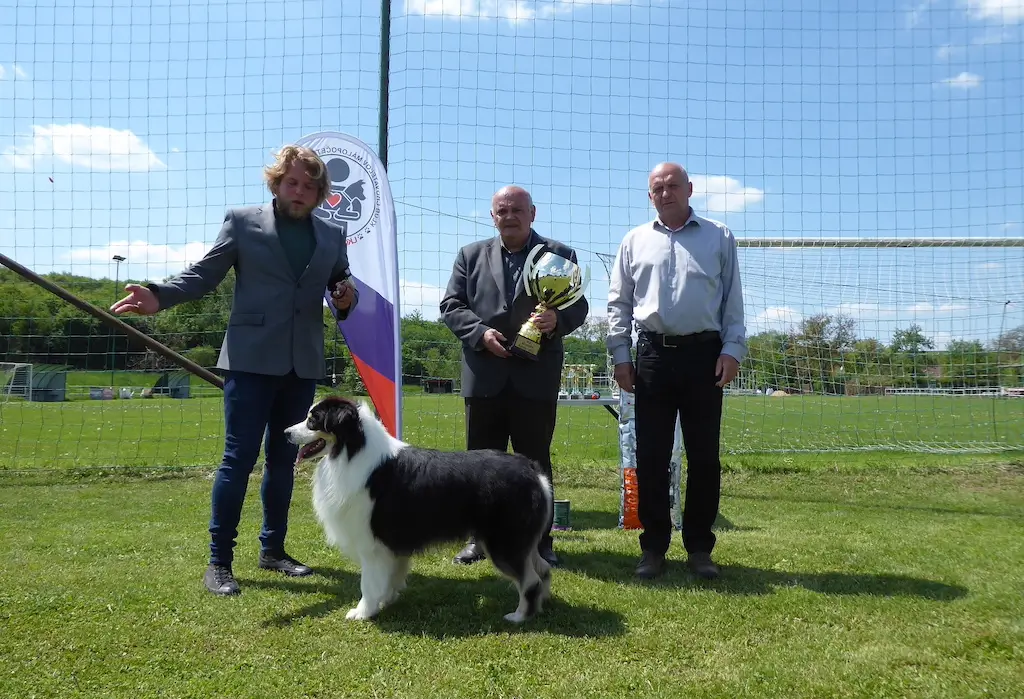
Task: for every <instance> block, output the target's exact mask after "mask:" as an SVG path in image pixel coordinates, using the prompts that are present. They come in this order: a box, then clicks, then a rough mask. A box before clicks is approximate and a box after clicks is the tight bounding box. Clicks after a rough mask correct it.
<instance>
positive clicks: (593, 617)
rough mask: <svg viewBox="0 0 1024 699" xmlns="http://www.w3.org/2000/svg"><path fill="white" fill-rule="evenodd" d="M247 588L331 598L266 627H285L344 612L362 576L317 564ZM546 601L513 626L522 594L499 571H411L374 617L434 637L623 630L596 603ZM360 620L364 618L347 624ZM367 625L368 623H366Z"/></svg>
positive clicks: (398, 629) (384, 625) (390, 627)
mask: <svg viewBox="0 0 1024 699" xmlns="http://www.w3.org/2000/svg"><path fill="white" fill-rule="evenodd" d="M240 582H241V584H243V585H244V586H246V587H252V588H258V589H259V588H262V589H276V590H286V591H290V592H297V593H304V594H313V593H319V594H321V595H327V596H328V598H327V599H322V598H321V599H320V600H319V601H317V602H315V603H313V604H309V605H306V606H304V607H300V608H298V609H293V610H290V611H288V612H285V613H281V614H277V615H274V616H273V617H271V618H269V619H267V620H266V621H265V622H264V623H263V626H265V627H278V628H283V627H287V626H290V625H292V624H294V623H296V622H297V621H300V620H302V619H307V618H311V617H326V616H332V615H336V616H338V617H340V618H341V620H342V621H345V620H344V616H345V614H346V613H347V612H348V610H349V609H351V608H352V607H354V606H355V605H356V603H357V602H358V601H359V595H360V592H359V575H358V573H355V572H348V571H344V570H338V569H334V568H318V569H317V574H316V575H314V576H310V577H307V578H274V579H270V580H265V579H252V580H245V581H242V580H240ZM552 592H553V596H552V599H549V600H548V601H547V602H545V603H544V608H543V611H542V612H541V614H540V615H539V616H537V617H535V618H534V619H531V620H529V621H527V622H525V623H524V624H512V623H510V622H507V621H505V620H504V618H503V617H504V615H505V614H507V613H509V612H511V611H513V610H515V608H516V604H517V603H518V600H519V597H518V594H517V593H516V590H515V587H514V586H513V585H512V583H511V582H509V581H508V580H506V579H505V578H503V577H499V576H498V575H497V573H495V574H494V575H493V576H492V575H485V576H484V577H481V578H472V579H458V580H453V579H451V578H444V577H434V576H426V575H421V574H419V573H416V572H413V573H410V575H409V578H408V580H407V587H406V589H405V590H404V591H403V592H402V594H401V595H400V596H399V598H398V599H397V600H396V601H395V602H393V603H392V604H391V605H390V606H388V607H386V608H385V609H384V610H383V611H382V612H381V613H380V614H379V615H378V616H377V618H376V619H374V620H373V622H371V623H373V624H375V625H376V626H377V627H378V628H379V629H381V630H383V631H387V632H389V633H404V634H411V635H415V636H424V635H425V636H430V637H433V638H453V637H466V636H480V635H488V634H492V633H501V632H527V633H528V632H541V633H550V634H555V635H562V636H579V637H590V638H597V637H605V636H618V635H622V634H624V633H625V624H624V622H623V619H622V616H621V615H620V614H618V613H617V612H614V611H609V610H605V609H599V608H597V607H589V606H581V605H578V604H576V605H568V604H565V603H564V602H561V601H560V600H559V599H558V593H557V590H553V591H552ZM345 623H360V622H345ZM362 623H365V622H362Z"/></svg>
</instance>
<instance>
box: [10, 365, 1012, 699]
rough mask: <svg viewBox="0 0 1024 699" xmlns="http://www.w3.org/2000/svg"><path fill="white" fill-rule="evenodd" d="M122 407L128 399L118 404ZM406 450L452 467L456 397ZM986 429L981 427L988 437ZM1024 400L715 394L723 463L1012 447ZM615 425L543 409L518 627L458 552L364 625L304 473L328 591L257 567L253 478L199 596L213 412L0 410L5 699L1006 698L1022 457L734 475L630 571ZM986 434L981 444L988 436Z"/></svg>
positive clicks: (312, 559)
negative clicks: (709, 575) (880, 448)
mask: <svg viewBox="0 0 1024 699" xmlns="http://www.w3.org/2000/svg"><path fill="white" fill-rule="evenodd" d="M121 385H132V384H130V383H124V384H121ZM405 406H406V407H405V409H406V414H405V421H406V435H405V436H406V438H407V439H409V441H412V442H414V443H417V444H423V445H427V446H438V447H447V448H454V449H458V448H461V447H462V444H463V413H462V406H461V402H460V401H459V399H458V398H456V397H454V396H426V395H423V394H411V395H409V396H407V399H406V404H405ZM993 410H994V411H995V418H996V419H995V422H994V423H993V421H992V415H993ZM1022 410H1024V402H1022V401H1006V400H1000V401H990V400H986V399H965V398H941V399H937V398H922V397H901V398H889V399H880V398H828V399H826V398H804V397H787V398H782V399H778V398H763V397H730V398H728V399H727V408H726V418H725V435H724V439H725V443H726V448H727V450H728V449H730V448H731V449H736V450H740V451H743V450H753V449H757V448H758V447H759V446H764V445H769V446H774V447H782V446H790V447H797V448H800V447H803V448H808V447H814V446H819V447H820V446H830V447H838V446H841V445H847V446H857V447H864V446H869V445H871V444H875V443H884V444H887V445H889V446H896V445H898V444H900V443H908V442H922V441H928V442H932V443H944V444H949V445H952V444H954V443H956V442H974V443H979V444H980V443H984V442H993V441H995V442H996V444H1000V443H1002V444H1003V445H1019V444H1020V443H1021V442H1022V435H1021V433H1020V430H1021V429H1022V424H1024V420H1022V419H1021V411H1022ZM615 425H616V423H615V421H614V419H613V418H612V416H611V415H609V414H608V412H607V411H606V410H605V409H604V408H602V407H600V406H593V405H591V406H589V407H584V406H582V405H581V406H573V407H566V408H563V409H562V410H561V413H560V418H559V426H558V431H557V433H556V436H555V447H554V457H555V458H554V460H555V482H556V488H557V493H558V496H559V497H561V498H567V499H569V500H570V501H571V503H572V524H573V530H572V531H570V532H557V533H556V535H555V536H556V546H557V549H558V551H559V553H560V554H561V555H562V556H563V557H564V561H565V565H564V567H562V568H561V569H558V570H556V572H555V577H554V583H553V593H554V600H553V602H552V603H551V604H550V605H549V607H548V609H547V610H546V612H545V614H544V615H543V616H542V617H541V618H540V619H538V620H536V621H534V622H531V623H530V624H528V625H527V626H526V627H524V628H522V629H511V628H509V626H508V625H507V624H506V623H505V622H503V621H502V619H501V616H502V614H504V613H505V612H507V611H510V610H511V607H512V605H513V603H514V592H513V590H512V588H511V586H510V585H509V584H508V583H507V582H505V581H503V580H502V579H500V578H498V577H497V576H496V575H495V574H494V573H492V572H491V569H490V568H489V567H488V566H487V565H482V566H474V567H471V568H465V567H460V566H454V565H452V564H451V562H450V561H451V557H452V555H454V553H455V551H456V550H457V548H458V544H453V545H451V546H446V547H441V548H439V549H437V550H434V551H430V552H428V553H427V554H425V555H424V556H423V557H422V558H419V559H417V560H416V562H415V564H414V567H413V571H412V575H411V578H410V586H409V589H408V590H407V591H406V593H405V594H404V595H403V597H402V598H401V599H400V600H399V601H398V603H397V604H396V605H395V606H394V607H393V608H391V609H390V610H388V611H387V612H386V613H385V614H383V615H382V616H381V617H380V618H379V619H378V620H377V621H376V622H375V623H372V624H353V623H351V622H347V621H345V619H344V615H345V611H346V610H347V609H348V608H350V607H351V606H352V605H353V604H354V603H355V602H356V600H357V598H358V578H357V569H356V567H355V566H354V565H353V564H352V563H351V562H349V561H347V560H345V559H343V558H342V557H341V556H340V555H339V554H338V553H336V552H335V551H332V550H330V549H329V548H328V547H327V545H326V543H325V542H324V539H323V535H322V532H321V530H320V528H319V526H318V525H317V524H316V521H315V518H314V517H313V514H312V511H311V507H310V482H309V475H310V468H309V467H308V466H305V467H303V468H301V469H300V471H299V473H298V477H297V481H296V491H295V498H294V504H293V509H292V513H293V514H292V517H291V525H290V533H289V550H290V552H291V553H292V554H293V555H296V556H297V557H299V558H300V559H303V560H305V561H307V562H309V563H310V564H312V565H314V566H315V567H316V568H317V570H318V574H317V575H315V576H313V577H310V578H304V579H300V580H292V579H287V578H283V577H280V576H276V575H274V574H271V573H266V572H263V571H260V570H258V569H257V568H256V565H255V557H256V553H257V545H258V544H257V540H256V535H257V533H258V530H259V517H260V506H259V497H258V492H259V487H258V482H259V478H260V473H259V468H257V471H256V472H255V473H254V475H253V479H252V482H251V483H250V486H249V497H248V499H247V502H246V507H245V510H244V513H243V521H242V526H241V527H240V531H241V532H242V533H241V536H240V539H239V545H238V548H237V551H236V565H235V572H236V574H237V576H238V578H239V580H240V582H241V584H242V586H243V594H242V596H241V597H239V598H237V599H227V600H225V599H218V598H214V597H213V596H211V595H209V594H208V593H206V592H205V591H204V590H203V588H202V585H201V582H200V578H201V575H202V571H203V568H204V567H205V564H206V555H207V534H206V526H207V518H208V512H209V489H210V480H209V476H210V473H211V471H212V469H213V468H214V467H215V466H216V464H217V463H219V460H220V453H221V449H222V443H223V432H222V430H223V425H222V417H221V402H220V399H219V398H218V397H217V396H216V395H214V396H212V397H205V398H193V399H187V400H172V399H153V400H128V401H123V400H115V401H89V400H84V401H74V402H67V403H59V404H47V403H24V402H10V403H7V404H3V405H0V530H2V531H3V532H4V537H3V538H0V560H3V561H4V565H3V566H0V628H2V629H3V632H2V633H0V656H2V657H3V658H4V661H5V662H4V663H3V664H0V696H3V697H7V696H10V697H61V698H62V699H64V698H67V697H96V696H103V697H111V698H115V699H116V698H118V697H125V698H131V699H135V697H139V696H165V697H210V696H217V697H263V696H266V697H284V696H287V697H292V696H296V697H409V698H416V699H419V698H423V697H453V698H456V697H482V696H486V697H499V698H504V697H508V698H511V697H553V698H557V699H566V698H570V697H595V696H601V697H681V696H685V697H723V698H728V699H738V698H743V697H786V698H787V699H790V698H792V699H801V698H803V697H864V698H871V699H878V698H882V697H907V696H913V697H938V698H946V697H948V698H949V699H962V698H965V697H1019V696H1021V694H1020V690H1019V686H1020V668H1021V667H1022V664H1024V602H1022V599H1024V598H1022V595H1021V590H1024V452H1020V451H1018V452H1003V453H995V454H987V455H970V456H968V455H963V454H953V453H945V454H941V453H932V454H921V453H908V452H897V451H888V452H866V451H839V452H834V453H826V454H799V453H779V454H739V455H735V454H727V455H726V457H725V459H724V465H725V474H724V478H723V498H722V516H721V518H720V521H719V526H718V535H719V543H718V546H717V548H716V558H717V560H718V561H719V563H721V564H722V565H723V575H722V577H721V579H719V580H717V581H714V582H702V581H698V580H695V579H693V578H692V577H691V576H689V575H687V574H686V573H685V572H684V570H683V568H682V566H681V565H680V561H681V558H682V552H681V545H680V537H679V535H678V534H677V535H676V536H675V538H674V541H673V544H672V549H671V551H670V560H671V563H672V567H671V568H670V572H669V574H668V575H667V576H666V577H665V578H664V579H662V580H660V581H657V582H654V583H641V582H639V581H637V580H635V579H634V578H633V576H632V569H633V566H634V565H635V562H636V559H637V556H638V554H639V551H638V545H637V532H635V531H624V530H621V529H618V528H617V518H618V507H619V481H618V472H617V463H618V459H617V442H616V429H615ZM993 425H994V427H993Z"/></svg>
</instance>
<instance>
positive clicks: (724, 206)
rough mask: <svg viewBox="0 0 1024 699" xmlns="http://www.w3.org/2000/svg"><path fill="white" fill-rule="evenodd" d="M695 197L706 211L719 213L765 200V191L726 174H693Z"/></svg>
mask: <svg viewBox="0 0 1024 699" xmlns="http://www.w3.org/2000/svg"><path fill="white" fill-rule="evenodd" d="M690 181H691V182H693V198H694V199H697V200H698V201H699V202H701V204H700V206H701V207H702V208H703V209H705V210H706V211H713V212H718V213H723V212H730V211H743V210H744V209H746V208H747V207H748V206H754V205H755V204H758V203H760V202H761V201H762V200H764V191H762V190H760V189H756V188H754V187H744V186H743V183H741V182H740V181H739V180H737V179H735V178H733V177H727V176H725V175H691V176H690Z"/></svg>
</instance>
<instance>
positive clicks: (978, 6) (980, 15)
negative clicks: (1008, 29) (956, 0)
mask: <svg viewBox="0 0 1024 699" xmlns="http://www.w3.org/2000/svg"><path fill="white" fill-rule="evenodd" d="M960 4H961V5H963V6H964V7H965V8H967V14H969V15H970V16H971V17H972V18H973V19H982V20H990V19H991V20H996V21H998V22H1002V23H1003V24H1014V23H1016V22H1022V21H1024V0H960Z"/></svg>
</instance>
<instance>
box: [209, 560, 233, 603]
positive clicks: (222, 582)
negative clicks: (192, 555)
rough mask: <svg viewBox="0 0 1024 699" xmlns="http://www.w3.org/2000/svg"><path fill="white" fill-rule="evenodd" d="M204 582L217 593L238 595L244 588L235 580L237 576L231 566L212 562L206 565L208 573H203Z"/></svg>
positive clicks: (210, 589)
mask: <svg viewBox="0 0 1024 699" xmlns="http://www.w3.org/2000/svg"><path fill="white" fill-rule="evenodd" d="M203 584H204V585H206V589H207V590H209V591H210V592H212V593H213V594H215V595H222V596H223V595H237V594H239V593H240V592H241V591H242V590H241V589H240V588H239V587H238V583H237V582H235V576H234V575H233V574H232V572H231V566H220V565H214V564H213V563H211V564H210V565H208V566H207V567H206V574H205V575H203Z"/></svg>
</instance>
